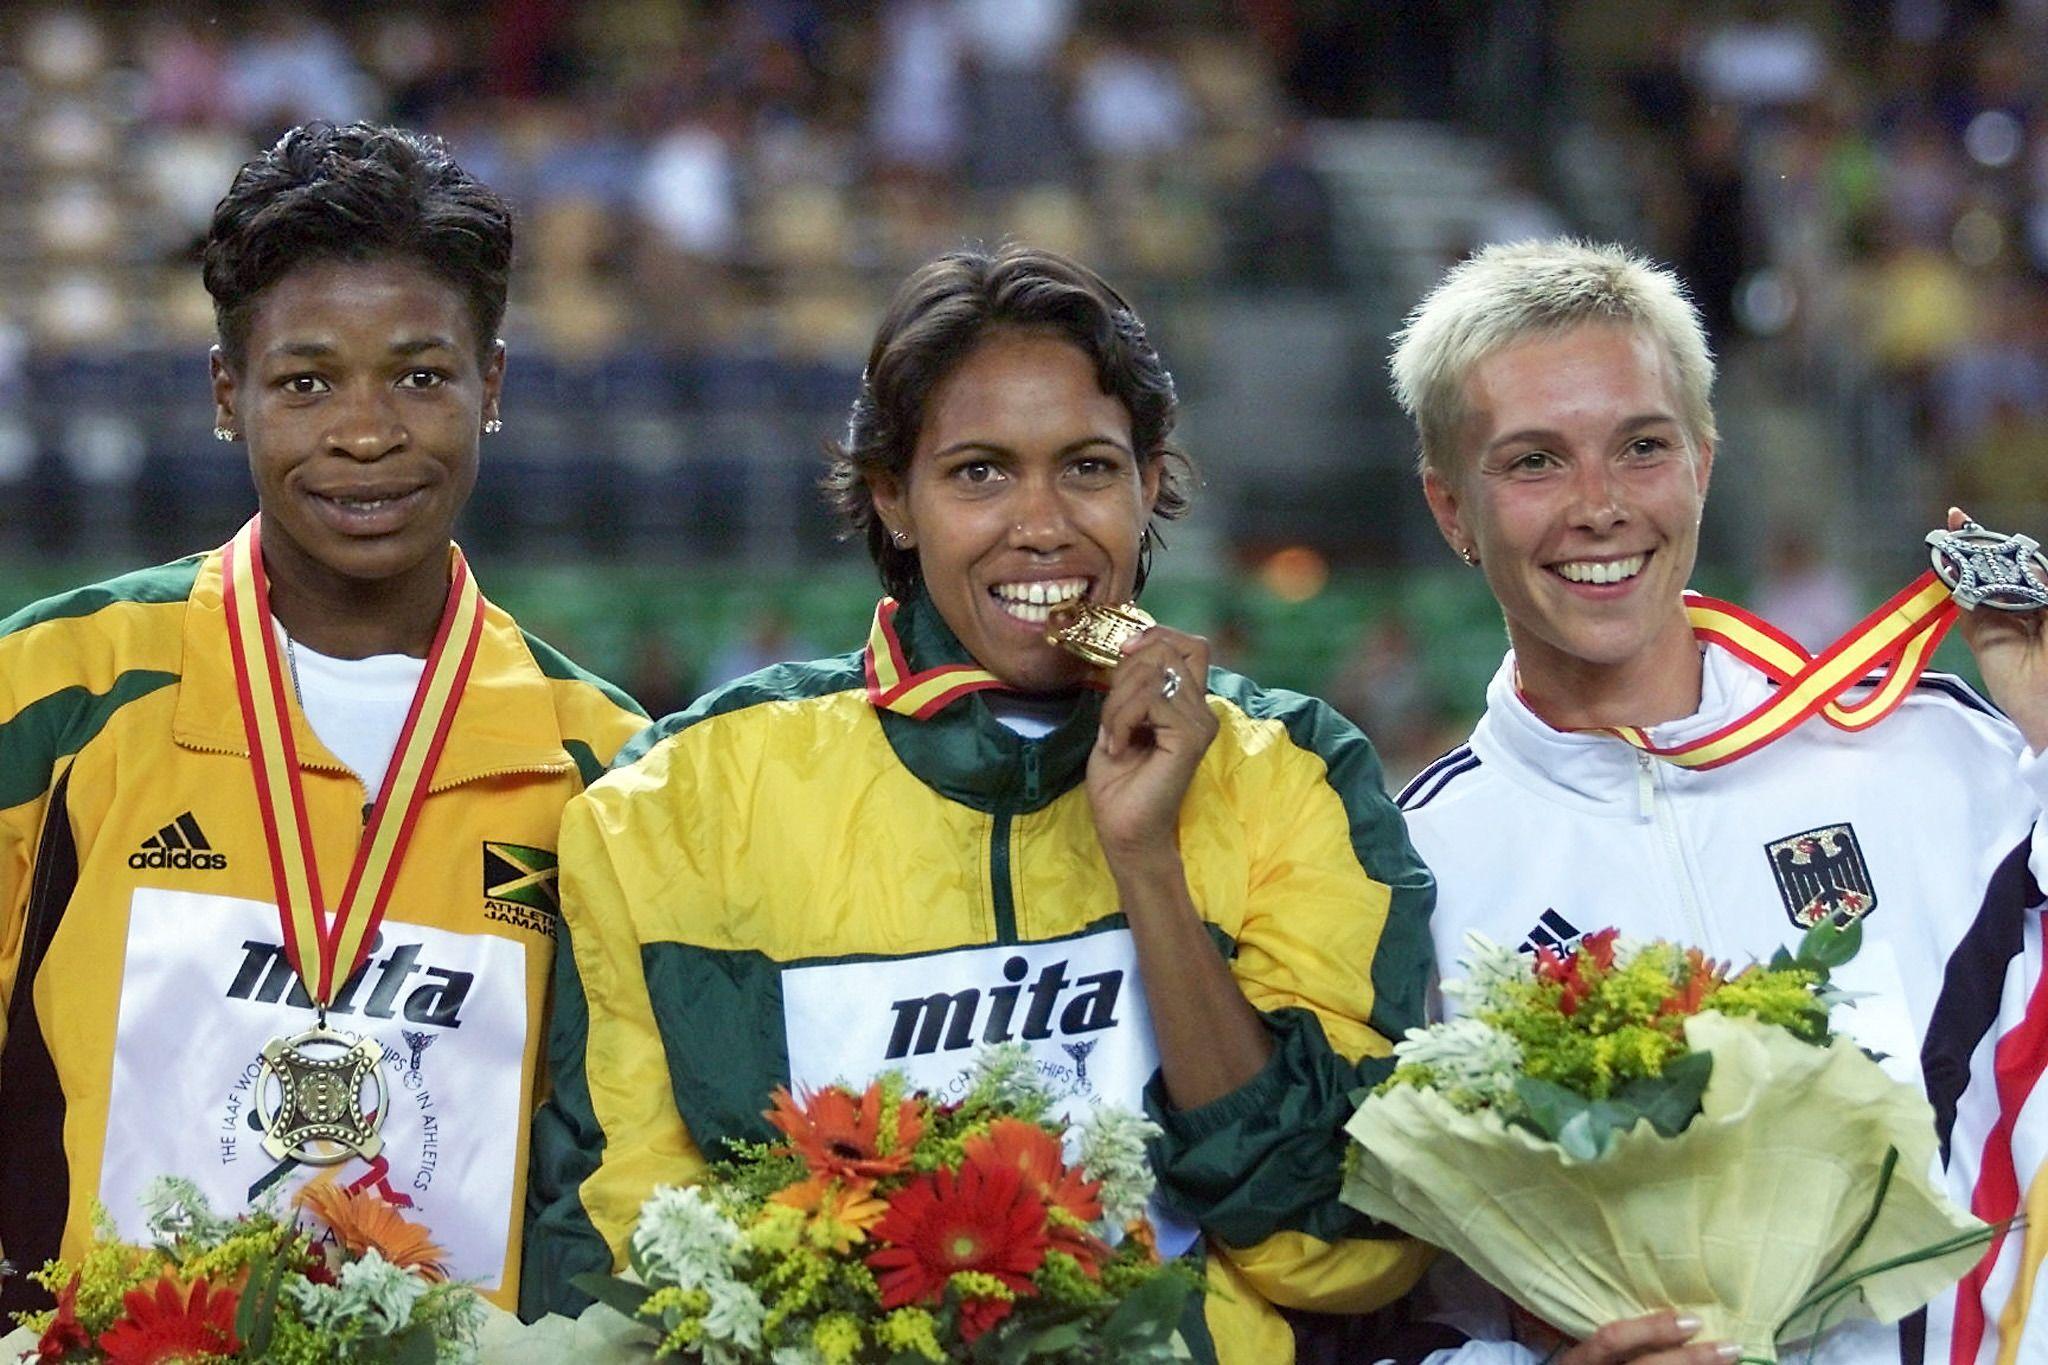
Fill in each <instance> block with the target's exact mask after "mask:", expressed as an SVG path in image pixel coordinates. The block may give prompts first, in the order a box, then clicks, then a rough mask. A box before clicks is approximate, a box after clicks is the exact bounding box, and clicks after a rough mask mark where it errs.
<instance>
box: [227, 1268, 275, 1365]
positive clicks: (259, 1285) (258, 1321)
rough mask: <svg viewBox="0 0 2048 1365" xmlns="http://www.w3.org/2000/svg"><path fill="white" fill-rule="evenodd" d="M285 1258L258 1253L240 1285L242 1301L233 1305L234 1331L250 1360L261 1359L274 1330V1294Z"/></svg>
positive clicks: (267, 1348)
mask: <svg viewBox="0 0 2048 1365" xmlns="http://www.w3.org/2000/svg"><path fill="white" fill-rule="evenodd" d="M284 1272H285V1259H284V1257H282V1256H275V1255H269V1254H265V1255H260V1256H257V1257H255V1258H254V1259H252V1260H251V1261H250V1262H249V1278H248V1279H247V1280H246V1281H244V1282H243V1285H242V1301H241V1303H240V1304H238V1305H237V1306H236V1308H235V1335H236V1336H237V1337H240V1338H241V1339H242V1342H243V1343H244V1345H245V1346H246V1347H247V1349H248V1353H249V1358H250V1359H251V1360H261V1359H262V1358H263V1353H264V1352H265V1351H267V1350H269V1349H270V1338H271V1336H272V1335H273V1334H274V1333H275V1332H276V1330H277V1296H278V1293H279V1291H280V1289H281V1288H282V1286H283V1284H284Z"/></svg>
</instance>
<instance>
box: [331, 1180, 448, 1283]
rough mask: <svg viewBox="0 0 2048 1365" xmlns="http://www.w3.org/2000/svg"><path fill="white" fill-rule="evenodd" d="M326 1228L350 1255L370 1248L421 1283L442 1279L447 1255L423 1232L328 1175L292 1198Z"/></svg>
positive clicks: (369, 1196)
mask: <svg viewBox="0 0 2048 1365" xmlns="http://www.w3.org/2000/svg"><path fill="white" fill-rule="evenodd" d="M292 1203H294V1204H296V1205H298V1206H299V1207H300V1208H304V1209H308V1210H310V1211H311V1212H312V1214H313V1216H314V1217H315V1218H318V1219H319V1220H320V1221H321V1222H323V1223H325V1224H327V1226H328V1228H329V1229H330V1230H332V1231H333V1233H334V1235H335V1238H336V1239H337V1240H338V1241H340V1243H341V1244H342V1245H343V1246H344V1247H346V1248H348V1253H349V1255H351V1256H360V1255H362V1254H363V1253H364V1252H366V1251H370V1250H375V1251H376V1253H377V1254H378V1255H379V1256H382V1257H383V1258H384V1259H385V1260H387V1261H389V1262H391V1264H393V1265H395V1266H397V1267H399V1268H400V1269H401V1270H410V1271H412V1272H413V1273H414V1274H416V1275H418V1276H419V1277H420V1278H422V1279H425V1280H445V1279H447V1278H448V1270H447V1267H446V1266H445V1265H444V1264H443V1262H444V1261H445V1260H446V1259H447V1256H448V1253H447V1252H445V1251H443V1250H442V1249H441V1248H440V1247H438V1246H436V1245H435V1244H434V1242H433V1239H432V1237H431V1235H430V1234H429V1233H428V1232H427V1230H426V1229H425V1228H423V1227H421V1226H420V1225H419V1224H417V1223H409V1222H407V1221H406V1219H405V1215H404V1214H401V1213H400V1212H399V1211H398V1210H397V1209H394V1208H392V1207H391V1205H389V1204H387V1203H385V1202H384V1201H383V1200H382V1199H379V1198H378V1197H377V1196H376V1195H374V1194H372V1193H370V1192H369V1191H368V1190H361V1191H357V1192H355V1193H351V1192H350V1191H348V1190H345V1189H343V1188H341V1187H340V1186H339V1185H337V1184H335V1183H334V1176H333V1173H332V1172H330V1173H328V1174H327V1175H323V1176H321V1177H320V1178H319V1179H317V1180H315V1181H313V1182H312V1183H310V1184H308V1185H307V1186H306V1187H305V1188H304V1189H302V1190H300V1191H299V1192H298V1194H297V1195H296V1196H294V1197H293V1199H292Z"/></svg>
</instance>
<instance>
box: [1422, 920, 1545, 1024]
mask: <svg viewBox="0 0 2048 1365" xmlns="http://www.w3.org/2000/svg"><path fill="white" fill-rule="evenodd" d="M1458 963H1459V965H1460V966H1462V967H1463V968H1464V969H1465V977H1464V980H1462V981H1446V982H1444V983H1443V992H1444V994H1445V995H1448V996H1450V997H1451V998H1452V999H1454V1000H1456V1001H1458V1002H1459V1003H1460V1004H1462V1005H1463V1006H1464V1007H1465V1009H1466V1011H1467V1012H1468V1013H1473V1014H1476V1013H1478V1012H1479V1011H1480V1010H1483V1009H1487V1008H1490V1007H1494V1006H1497V1005H1503V1004H1506V1003H1507V1002H1506V1001H1504V1000H1499V999H1497V998H1496V996H1497V994H1498V992H1499V991H1500V988H1501V987H1503V986H1507V985H1515V984H1519V983H1521V982H1525V981H1530V980H1533V979H1534V977H1535V975H1536V966H1535V963H1534V962H1533V961H1532V960H1531V959H1530V957H1529V955H1528V954H1527V953H1518V952H1516V951H1515V950H1514V949H1512V948H1503V947H1501V946H1500V945H1499V944H1498V943H1495V942H1494V941H1493V940H1492V939H1490V938H1488V937H1487V936H1486V935H1484V934H1482V933H1479V932H1478V931H1477V930H1474V931H1472V932H1470V933H1467V934H1466V935H1465V955H1464V956H1463V957H1461V958H1459V959H1458Z"/></svg>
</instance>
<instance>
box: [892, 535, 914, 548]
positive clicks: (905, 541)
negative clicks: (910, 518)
mask: <svg viewBox="0 0 2048 1365" xmlns="http://www.w3.org/2000/svg"><path fill="white" fill-rule="evenodd" d="M889 539H890V540H891V541H893V542H894V543H895V545H896V548H897V549H899V550H907V549H909V548H910V533H909V532H908V531H891V532H890V533H889Z"/></svg>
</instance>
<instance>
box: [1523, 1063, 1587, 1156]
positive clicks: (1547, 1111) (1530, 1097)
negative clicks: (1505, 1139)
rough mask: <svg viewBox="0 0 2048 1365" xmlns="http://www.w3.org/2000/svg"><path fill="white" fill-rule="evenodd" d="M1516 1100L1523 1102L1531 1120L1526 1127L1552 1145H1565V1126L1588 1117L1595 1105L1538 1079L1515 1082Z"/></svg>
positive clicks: (1530, 1078) (1529, 1078) (1562, 1088)
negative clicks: (1563, 1138) (1563, 1139)
mask: <svg viewBox="0 0 2048 1365" xmlns="http://www.w3.org/2000/svg"><path fill="white" fill-rule="evenodd" d="M1515 1097H1516V1098H1517V1099H1519V1100H1521V1102H1522V1109H1523V1111H1524V1115H1525V1116H1526V1118H1527V1119H1528V1122H1527V1124H1526V1125H1525V1126H1526V1127H1528V1128H1530V1129H1531V1130H1532V1131H1534V1132H1535V1133H1536V1135H1537V1136H1539V1137H1544V1138H1548V1139H1549V1140H1550V1141H1552V1142H1558V1141H1561V1140H1562V1137H1561V1135H1562V1134H1563V1132H1564V1130H1565V1125H1567V1124H1569V1123H1570V1122H1571V1121H1572V1120H1573V1119H1576V1118H1577V1117H1579V1115H1580V1114H1582V1113H1584V1112H1585V1109H1586V1106H1587V1105H1588V1104H1589V1103H1591V1101H1589V1100H1587V1099H1586V1097H1585V1096H1584V1095H1580V1094H1577V1093H1575V1092H1573V1091H1570V1090H1567V1089H1565V1088H1564V1087H1563V1086H1561V1085H1558V1084H1556V1083H1555V1082H1553V1081H1544V1080H1538V1079H1537V1078H1536V1077H1534V1076H1518V1077H1516V1078H1515Z"/></svg>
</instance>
